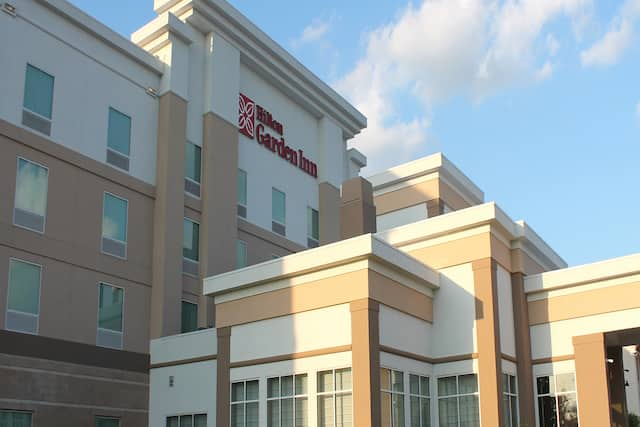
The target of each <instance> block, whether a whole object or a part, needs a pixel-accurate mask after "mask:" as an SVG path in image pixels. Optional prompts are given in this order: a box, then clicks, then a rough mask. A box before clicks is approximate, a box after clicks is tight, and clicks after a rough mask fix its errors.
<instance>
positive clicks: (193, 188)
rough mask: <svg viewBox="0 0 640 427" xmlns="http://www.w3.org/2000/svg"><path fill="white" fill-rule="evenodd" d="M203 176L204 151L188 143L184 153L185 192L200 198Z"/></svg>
mask: <svg viewBox="0 0 640 427" xmlns="http://www.w3.org/2000/svg"><path fill="white" fill-rule="evenodd" d="M201 174H202V149H201V148H200V147H199V146H197V145H195V144H192V143H190V142H189V141H187V143H186V145H185V153H184V191H186V192H187V193H189V194H191V195H192V196H195V197H200V179H201Z"/></svg>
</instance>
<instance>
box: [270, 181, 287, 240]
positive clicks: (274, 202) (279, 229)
mask: <svg viewBox="0 0 640 427" xmlns="http://www.w3.org/2000/svg"><path fill="white" fill-rule="evenodd" d="M286 206H287V198H286V195H285V194H284V193H283V192H282V191H280V190H277V189H275V188H272V189H271V230H272V231H274V232H276V233H278V234H281V235H283V236H284V235H285V234H286V226H285V224H286V220H287V215H286V210H287V209H286Z"/></svg>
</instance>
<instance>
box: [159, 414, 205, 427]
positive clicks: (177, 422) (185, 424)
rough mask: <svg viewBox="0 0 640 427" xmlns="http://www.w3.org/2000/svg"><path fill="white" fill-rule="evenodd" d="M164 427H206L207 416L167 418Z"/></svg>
mask: <svg viewBox="0 0 640 427" xmlns="http://www.w3.org/2000/svg"><path fill="white" fill-rule="evenodd" d="M166 427H207V414H198V415H180V416H178V415H176V416H173V417H167V424H166Z"/></svg>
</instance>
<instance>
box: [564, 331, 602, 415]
mask: <svg viewBox="0 0 640 427" xmlns="http://www.w3.org/2000/svg"><path fill="white" fill-rule="evenodd" d="M573 349H574V354H575V364H576V386H577V391H578V418H579V419H580V427H603V426H610V425H611V416H610V409H609V383H608V381H607V352H606V347H605V340H604V334H603V333H598V334H591V335H582V336H579V337H573Z"/></svg>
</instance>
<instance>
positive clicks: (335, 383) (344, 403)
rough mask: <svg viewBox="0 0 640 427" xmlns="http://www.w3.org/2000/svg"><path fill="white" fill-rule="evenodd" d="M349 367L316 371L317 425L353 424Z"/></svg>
mask: <svg viewBox="0 0 640 427" xmlns="http://www.w3.org/2000/svg"><path fill="white" fill-rule="evenodd" d="M352 406H353V405H352V396H351V368H344V369H335V370H331V371H322V372H318V427H351V425H352V424H353V410H352Z"/></svg>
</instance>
